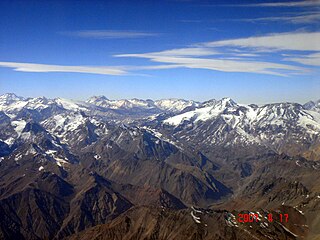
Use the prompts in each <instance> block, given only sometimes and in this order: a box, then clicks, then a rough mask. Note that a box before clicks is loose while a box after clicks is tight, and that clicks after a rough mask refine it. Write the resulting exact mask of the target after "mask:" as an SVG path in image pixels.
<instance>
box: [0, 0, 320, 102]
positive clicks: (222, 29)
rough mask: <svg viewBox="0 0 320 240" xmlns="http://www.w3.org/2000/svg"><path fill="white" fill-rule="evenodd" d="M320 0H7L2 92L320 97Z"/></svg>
mask: <svg viewBox="0 0 320 240" xmlns="http://www.w3.org/2000/svg"><path fill="white" fill-rule="evenodd" d="M319 10H320V1H283V2H278V1H247V2H243V1H229V3H225V1H215V4H212V3H210V1H174V0H171V1H170V0H167V1H162V2H161V3H160V2H157V1H139V3H138V4H137V3H136V2H132V1H117V2H116V1H109V2H101V1H80V2H79V1H65V2H64V1H57V2H41V1H29V2H24V1H1V3H0V21H1V23H2V24H1V26H2V27H0V36H1V37H0V54H1V57H0V94H4V93H8V92H13V93H15V94H17V95H21V96H24V97H38V96H45V97H48V98H55V97H62V98H67V99H76V100H85V99H87V98H89V97H91V96H94V95H104V96H106V97H107V98H109V99H130V98H139V99H153V100H156V99H164V98H183V99H192V100H196V101H205V100H209V99H212V98H215V99H220V98H222V97H230V98H232V99H234V100H235V101H236V102H239V103H245V104H247V103H257V104H263V103H272V102H285V101H288V102H298V103H305V102H308V101H310V100H318V99H319V98H320V95H319V92H320V79H319V70H320V69H319V65H320V44H319V42H320V29H319V21H320V11H319Z"/></svg>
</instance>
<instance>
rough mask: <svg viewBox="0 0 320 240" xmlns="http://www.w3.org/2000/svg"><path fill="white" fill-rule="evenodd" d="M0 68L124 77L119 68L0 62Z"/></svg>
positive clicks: (122, 70)
mask: <svg viewBox="0 0 320 240" xmlns="http://www.w3.org/2000/svg"><path fill="white" fill-rule="evenodd" d="M0 67H8V68H13V69H14V71H18V72H72V73H91V74H103V75H125V74H127V72H126V71H125V70H124V69H123V68H121V67H100V66H99V67H91V66H62V65H48V64H36V63H19V62H0Z"/></svg>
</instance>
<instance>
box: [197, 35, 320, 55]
mask: <svg viewBox="0 0 320 240" xmlns="http://www.w3.org/2000/svg"><path fill="white" fill-rule="evenodd" d="M319 43H320V32H303V33H282V34H271V35H267V36H260V37H249V38H240V39H232V40H222V41H214V42H206V43H202V44H199V46H202V47H223V46H233V47H242V48H258V49H260V50H261V49H269V50H270V49H272V50H276V51H280V50H295V51H320V44H319Z"/></svg>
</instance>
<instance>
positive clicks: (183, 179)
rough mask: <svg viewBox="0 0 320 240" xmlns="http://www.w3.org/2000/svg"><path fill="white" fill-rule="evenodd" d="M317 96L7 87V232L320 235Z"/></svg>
mask: <svg viewBox="0 0 320 240" xmlns="http://www.w3.org/2000/svg"><path fill="white" fill-rule="evenodd" d="M318 105H319V104H318V102H309V103H307V104H305V105H300V104H297V103H275V104H265V105H262V106H258V105H254V104H251V105H244V104H239V103H236V102H235V101H233V100H232V99H231V98H223V99H220V100H215V99H211V100H209V101H206V102H203V103H199V102H195V101H189V100H183V99H164V100H157V101H153V100H140V99H130V100H109V99H107V98H106V97H104V96H97V97H92V98H90V99H89V100H87V101H74V100H68V99H62V98H56V99H47V98H46V97H38V98H23V97H19V96H16V95H14V94H4V95H1V96H0V213H1V216H5V217H3V218H2V220H0V239H63V238H68V237H70V239H89V238H90V239H99V238H100V237H101V236H102V235H101V234H103V237H101V238H102V239H114V238H116V237H115V236H117V237H118V238H119V239H121V238H122V239H194V238H195V236H197V237H196V238H197V239H212V238H217V239H234V237H235V236H237V238H238V239H251V237H252V236H255V237H256V238H257V239H270V238H273V239H296V238H298V236H299V237H301V238H303V237H306V236H307V235H309V236H312V237H317V236H319V235H320V232H319V229H320V219H319V218H318V216H319V215H320V205H319V204H320V187H319V184H318V179H319V177H320V161H319V160H320V113H319V111H318ZM248 210H249V211H256V212H259V214H264V215H267V214H269V213H270V212H272V213H273V214H278V213H279V212H281V213H290V222H289V223H283V222H281V221H280V219H279V218H275V219H274V222H272V223H270V222H267V221H265V220H264V221H263V223H262V222H261V223H252V224H251V225H248V224H245V223H239V221H238V220H237V216H238V213H240V212H248ZM261 218H263V217H261ZM263 219H265V218H263ZM307 225H308V227H306V226H307ZM250 226H251V227H250ZM104 236H105V237H104Z"/></svg>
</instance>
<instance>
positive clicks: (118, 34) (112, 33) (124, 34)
mask: <svg viewBox="0 0 320 240" xmlns="http://www.w3.org/2000/svg"><path fill="white" fill-rule="evenodd" d="M59 33H60V34H63V35H67V36H72V37H80V38H93V39H117V38H118V39H120V38H124V39H128V38H145V37H154V36H159V35H160V34H159V33H151V32H141V31H130V30H127V31H120V30H83V31H69V32H59Z"/></svg>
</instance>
